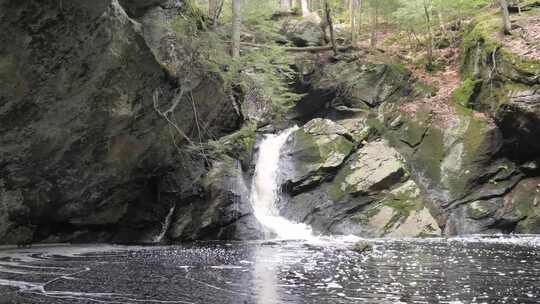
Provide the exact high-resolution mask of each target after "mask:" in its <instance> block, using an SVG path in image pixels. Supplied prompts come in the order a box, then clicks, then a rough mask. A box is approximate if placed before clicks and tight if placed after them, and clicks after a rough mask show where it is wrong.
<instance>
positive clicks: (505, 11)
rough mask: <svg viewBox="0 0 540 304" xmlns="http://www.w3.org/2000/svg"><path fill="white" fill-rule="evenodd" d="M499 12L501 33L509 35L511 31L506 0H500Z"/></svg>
mask: <svg viewBox="0 0 540 304" xmlns="http://www.w3.org/2000/svg"><path fill="white" fill-rule="evenodd" d="M500 4H501V14H502V23H503V33H504V34H506V35H510V34H511V33H512V25H511V24H510V13H509V12H508V2H507V1H506V0H500Z"/></svg>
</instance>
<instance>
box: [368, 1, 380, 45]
mask: <svg viewBox="0 0 540 304" xmlns="http://www.w3.org/2000/svg"><path fill="white" fill-rule="evenodd" d="M378 27H379V3H378V2H377V4H375V7H374V8H373V12H372V16H371V42H370V44H371V47H372V48H376V47H377V30H378Z"/></svg>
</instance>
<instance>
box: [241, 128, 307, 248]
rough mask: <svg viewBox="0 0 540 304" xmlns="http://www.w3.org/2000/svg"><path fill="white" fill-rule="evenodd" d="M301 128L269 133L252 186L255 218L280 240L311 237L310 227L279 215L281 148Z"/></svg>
mask: <svg viewBox="0 0 540 304" xmlns="http://www.w3.org/2000/svg"><path fill="white" fill-rule="evenodd" d="M296 130H298V127H294V128H290V129H287V130H285V131H283V132H281V133H280V134H277V135H274V134H269V135H266V136H265V138H264V139H263V141H262V142H261V145H260V147H259V156H258V159H257V162H256V166H255V175H254V177H253V184H252V186H251V204H252V206H253V209H254V211H255V217H256V218H257V219H258V220H259V222H260V223H261V224H262V225H263V226H264V227H265V228H266V229H267V230H268V232H269V233H270V234H275V235H276V236H277V238H279V239H294V240H307V239H312V238H313V237H314V236H313V233H312V231H311V228H310V227H309V226H308V225H306V224H302V223H294V222H291V221H289V220H287V219H286V218H283V217H281V216H279V210H278V208H277V202H278V200H279V199H280V185H281V182H280V172H279V168H280V167H279V160H280V151H281V148H282V147H283V145H284V144H285V143H286V141H287V138H288V137H289V136H290V135H291V133H292V132H294V131H296Z"/></svg>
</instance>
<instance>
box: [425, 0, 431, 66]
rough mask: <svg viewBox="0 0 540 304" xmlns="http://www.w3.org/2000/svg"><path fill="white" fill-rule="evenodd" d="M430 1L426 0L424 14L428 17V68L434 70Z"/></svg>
mask: <svg viewBox="0 0 540 304" xmlns="http://www.w3.org/2000/svg"><path fill="white" fill-rule="evenodd" d="M429 1H430V0H424V14H425V17H426V26H427V30H428V38H427V60H428V63H427V66H426V68H427V70H428V71H431V70H433V29H432V28H431V14H430V13H429V8H428V6H429Z"/></svg>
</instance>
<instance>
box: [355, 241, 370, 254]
mask: <svg viewBox="0 0 540 304" xmlns="http://www.w3.org/2000/svg"><path fill="white" fill-rule="evenodd" d="M352 250H353V251H356V252H358V253H367V252H370V251H373V245H372V244H370V243H368V242H363V241H361V242H357V243H356V244H354V246H353V248H352Z"/></svg>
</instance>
